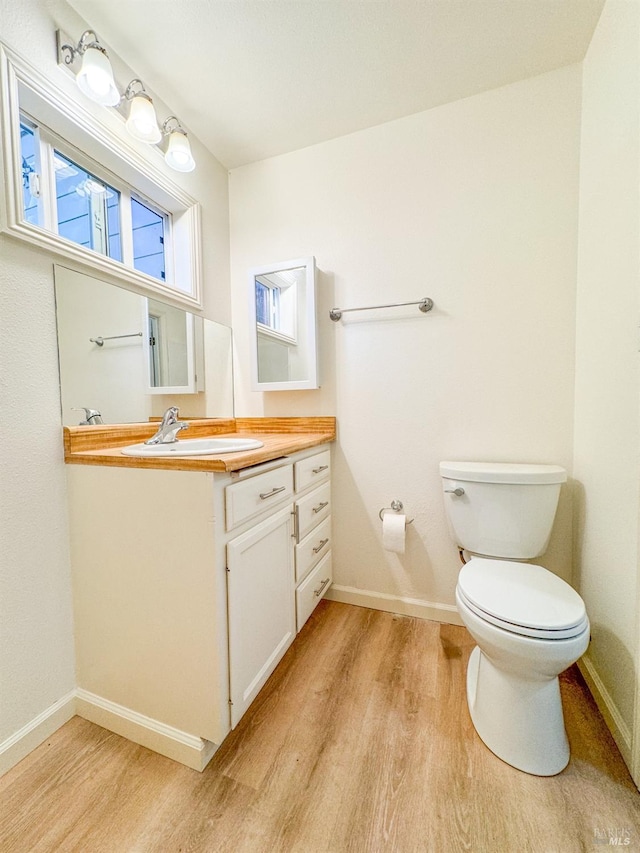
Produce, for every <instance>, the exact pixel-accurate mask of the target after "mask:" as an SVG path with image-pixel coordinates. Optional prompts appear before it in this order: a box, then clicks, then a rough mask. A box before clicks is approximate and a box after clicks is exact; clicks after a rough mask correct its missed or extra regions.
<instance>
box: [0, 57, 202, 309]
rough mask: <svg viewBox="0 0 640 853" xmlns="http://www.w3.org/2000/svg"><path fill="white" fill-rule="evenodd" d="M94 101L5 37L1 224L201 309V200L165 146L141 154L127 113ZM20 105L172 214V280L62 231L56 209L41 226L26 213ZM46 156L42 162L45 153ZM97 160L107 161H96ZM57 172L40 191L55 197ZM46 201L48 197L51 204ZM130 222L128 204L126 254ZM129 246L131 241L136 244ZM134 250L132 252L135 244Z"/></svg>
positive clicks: (91, 164)
mask: <svg viewBox="0 0 640 853" xmlns="http://www.w3.org/2000/svg"><path fill="white" fill-rule="evenodd" d="M60 73H61V74H63V73H64V72H62V71H60ZM94 106H95V105H93V104H90V105H88V106H87V107H85V105H84V104H82V103H81V102H79V100H78V99H76V98H75V97H72V96H71V95H70V94H68V93H67V92H66V91H64V90H63V89H61V88H57V87H56V86H54V84H53V83H52V82H51V81H50V80H49V79H48V78H47V77H45V76H44V75H43V74H42V73H41V72H39V71H38V70H37V69H35V68H33V66H31V65H30V64H29V63H28V62H26V61H25V60H24V59H22V57H20V56H19V55H17V54H15V53H14V52H13V51H11V50H10V49H9V48H7V47H6V45H4V44H2V43H0V140H1V143H0V158H1V160H2V162H1V164H0V165H1V170H2V177H3V179H4V185H5V187H6V193H5V203H4V204H0V231H2V232H4V233H7V234H11V235H12V236H14V237H17V238H18V239H21V240H24V241H26V242H28V243H31V244H33V245H36V246H39V247H40V248H44V249H47V250H49V251H51V252H52V253H53V254H55V255H56V256H62V257H64V258H68V259H71V260H74V261H76V262H77V263H79V264H81V265H82V266H83V267H85V268H86V269H88V270H89V271H90V272H91V273H92V274H93V275H95V274H96V272H97V273H100V274H102V275H103V276H106V277H108V278H109V279H111V280H113V279H115V280H118V281H120V282H121V283H123V284H124V286H126V287H129V289H133V290H136V291H138V292H140V293H143V294H144V293H147V294H148V293H151V294H155V295H160V296H161V297H162V298H164V299H167V300H168V301H170V302H173V303H175V304H179V305H181V306H183V307H187V308H188V309H189V310H191V311H193V310H194V309H196V310H197V309H201V308H202V286H201V279H202V262H201V255H202V249H201V211H200V205H199V203H198V202H197V201H196V200H195V199H194V198H192V197H191V196H190V195H188V194H187V193H186V192H185V191H184V190H183V189H182V188H181V187H179V186H178V185H176V184H175V183H174V182H173V181H172V180H171V179H170V178H169V176H168V175H167V174H166V171H165V166H164V160H163V158H162V153H161V152H160V151H159V150H157V151H156V150H150V151H149V152H148V155H147V156H144V155H143V154H141V153H140V151H139V150H138V149H136V148H135V147H133V146H132V145H131V143H130V142H129V140H128V139H127V138H126V134H125V133H124V123H123V120H122V117H121V116H120V115H119V114H117V113H115V112H114V111H111V110H105V109H104V108H99V113H97V114H94V112H92V111H91V108H93V107H94ZM21 113H22V114H24V116H25V118H26V119H28V121H31V122H33V123H35V125H36V126H37V127H38V128H39V129H41V131H42V128H45V129H46V131H47V132H48V133H51V134H52V135H53V136H54V137H57V138H58V140H59V141H61V143H62V145H61V151H60V153H61V154H64V155H65V156H70V158H71V159H72V160H74V161H75V160H76V159H77V162H78V165H79V166H80V167H82V168H87V169H88V171H90V172H92V173H97V174H96V177H101V178H103V179H104V180H106V181H107V182H108V183H111V184H112V185H113V186H114V188H117V189H118V190H119V191H121V192H122V190H123V189H125V188H126V189H127V191H128V192H129V194H132V195H133V196H134V197H137V198H138V199H139V200H140V202H141V203H142V204H145V205H148V206H149V207H150V208H152V209H154V210H157V212H159V213H166V214H169V216H170V219H171V220H172V221H171V226H170V235H171V239H169V240H167V239H166V233H165V264H166V265H167V266H166V267H165V269H166V270H167V269H168V264H169V263H171V270H172V277H171V281H170V280H169V276H168V275H167V278H166V279H165V281H161V280H160V279H156V278H154V277H153V276H150V275H147V274H146V273H143V272H140V271H139V270H136V269H135V268H133V266H128V265H127V264H125V263H123V262H120V261H117V260H114V259H113V258H109V257H108V256H106V255H101V254H99V253H98V252H95V251H94V250H92V249H88V248H86V247H84V246H81V245H79V244H76V243H73V242H72V241H70V240H67V239H65V238H64V237H61V236H60V235H59V234H58V233H57V224H56V223H54V222H52V221H51V219H50V217H51V214H50V213H48V214H45V217H44V222H43V225H42V226H40V225H33V224H32V223H30V222H28V221H27V220H26V219H25V218H24V205H23V195H22V159H21V143H20V114H21ZM27 123H28V122H27ZM40 145H42V140H41V141H40ZM76 155H77V156H76ZM40 156H42V150H40ZM40 162H41V165H42V160H41V161H40ZM85 163H86V164H87V166H86V167H85V165H84V164H85ZM97 163H99V164H100V165H99V166H98V167H97V168H96V164H97ZM103 164H104V165H103ZM51 172H52V169H49V176H48V178H47V180H48V182H49V183H48V184H47V185H46V186H41V196H42V195H45V194H48V195H49V198H50V197H51V192H52V190H53V194H54V196H55V187H53V188H52V187H51V186H50V182H51V179H52V175H51ZM114 180H115V183H114ZM42 183H43V184H44V176H43V181H42ZM123 185H124V186H123ZM47 206H48V205H47V204H46V203H44V208H45V210H46V208H47ZM121 207H124V206H123V205H121ZM158 208H159V210H158ZM47 216H49V221H47ZM52 226H53V227H52ZM130 229H131V220H130V217H129V222H126V221H125V217H124V216H123V215H122V212H121V239H122V257H123V259H124V258H125V257H127V255H126V253H125V238H127V231H129V232H130ZM127 239H132V238H127ZM129 248H131V249H132V247H131V246H130V247H129ZM167 252H168V254H169V255H170V257H168V254H167ZM130 257H131V258H132V257H133V253H132V251H131V255H130Z"/></svg>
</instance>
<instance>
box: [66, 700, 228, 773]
mask: <svg viewBox="0 0 640 853" xmlns="http://www.w3.org/2000/svg"><path fill="white" fill-rule="evenodd" d="M76 714H77V715H78V716H79V717H82V718H83V719H85V720H89V722H91V723H96V724H97V725H98V726H102V727H103V728H105V729H108V730H109V731H110V732H115V733H116V734H118V735H122V737H126V738H127V739H128V740H132V741H133V742H134V743H139V744H140V746H146V747H147V748H148V749H152V750H154V752H159V753H160V755H165V756H166V757H167V758H172V759H173V760H174V761H179V762H180V763H181V764H186V765H187V767H191V768H192V769H193V770H199V771H202V770H204V768H205V767H206V766H207V764H208V763H209V761H211V759H212V758H213V754H214V753H215V751H216V750H217V748H218V745H217V744H215V743H211V741H208V740H204V739H203V738H200V737H197V736H195V735H190V734H188V733H187V732H183V731H180V729H174V728H173V727H172V726H167V725H165V724H164V723H161V722H159V721H158V720H154V719H152V718H151V717H145V716H144V714H138V713H137V712H136V711H132V710H131V709H130V708H125V707H124V706H123V705H117V704H116V703H115V702H109V701H108V700H107V699H103V698H102V697H101V696H96V695H95V694H94V693H89V692H88V691H87V690H83V689H82V688H78V690H77V691H76Z"/></svg>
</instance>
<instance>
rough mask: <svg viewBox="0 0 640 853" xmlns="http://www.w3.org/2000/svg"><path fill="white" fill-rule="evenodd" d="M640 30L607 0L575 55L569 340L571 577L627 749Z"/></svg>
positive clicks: (594, 664)
mask: <svg viewBox="0 0 640 853" xmlns="http://www.w3.org/2000/svg"><path fill="white" fill-rule="evenodd" d="M639 35H640V7H639V6H638V4H637V3H629V2H619V0H609V1H608V2H607V5H606V6H605V9H604V11H603V14H602V17H601V19H600V22H599V24H598V27H597V30H596V32H595V34H594V37H593V41H592V43H591V46H590V48H589V52H588V54H587V57H586V59H585V62H584V71H583V75H584V76H583V113H582V152H581V183H580V233H579V266H578V297H577V341H576V414H575V463H574V473H575V477H576V480H577V481H578V483H579V488H578V490H577V493H576V510H577V521H578V523H577V525H576V542H575V552H576V582H577V584H578V588H579V590H580V592H581V594H582V596H583V597H584V599H585V601H586V604H587V609H588V612H589V616H590V618H591V629H592V637H593V641H592V644H591V646H590V649H589V652H588V655H587V657H586V661H587V667H588V671H589V672H590V673H591V675H592V676H593V677H594V678H595V679H596V687H597V688H598V687H599V688H600V689H601V690H602V691H603V694H602V695H603V696H604V698H605V700H606V702H607V703H608V705H609V711H610V712H611V714H612V718H611V721H612V722H613V725H614V732H616V734H617V737H618V743H619V745H620V746H621V749H622V750H623V752H625V753H626V755H627V757H628V755H629V748H630V737H631V727H632V725H633V704H634V683H635V679H636V677H637V675H636V672H637V667H638V649H637V589H636V584H637V572H638V510H639V501H638V488H639V482H638V481H639V465H638V463H639V452H640V423H639V417H638V349H639V340H640V338H639V336H638V273H639V272H640V268H639V263H638V247H639V243H638V239H639V235H640V210H639V199H638V187H639V178H640V173H639V157H640V145H639V130H640V127H639V111H640V81H639V77H638V56H639V47H640V43H639ZM601 698H602V697H601ZM639 770H640V768H639Z"/></svg>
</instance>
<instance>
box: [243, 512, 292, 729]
mask: <svg viewBox="0 0 640 853" xmlns="http://www.w3.org/2000/svg"><path fill="white" fill-rule="evenodd" d="M291 510H292V507H291V506H290V505H289V506H286V507H285V508H284V509H282V510H280V511H279V512H276V513H274V514H273V515H271V516H269V518H267V519H265V520H264V521H262V522H260V524H257V525H256V526H255V527H252V528H251V530H248V531H247V532H246V533H243V534H242V535H241V536H238V537H236V538H235V539H233V540H232V541H231V542H229V544H228V545H227V569H228V574H227V580H228V599H229V670H230V682H231V684H230V688H231V727H232V728H235V726H236V725H237V723H238V721H239V720H240V718H241V717H242V715H243V714H244V712H245V711H246V710H247V708H248V707H249V705H250V704H251V702H252V701H253V700H254V699H255V697H256V695H257V694H258V691H259V690H260V688H261V687H262V685H263V684H264V683H265V681H266V680H267V678H268V677H269V676H270V675H271V673H272V672H273V670H274V669H275V668H276V665H277V663H278V661H279V660H280V658H281V657H282V656H283V655H284V653H285V652H286V650H287V649H288V648H289V646H290V645H291V643H292V642H293V639H294V637H295V634H296V615H295V581H294V569H293V539H292V515H291Z"/></svg>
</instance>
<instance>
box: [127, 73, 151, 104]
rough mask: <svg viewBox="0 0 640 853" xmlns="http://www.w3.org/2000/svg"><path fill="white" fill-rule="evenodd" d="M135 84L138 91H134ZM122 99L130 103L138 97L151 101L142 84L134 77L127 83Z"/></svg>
mask: <svg viewBox="0 0 640 853" xmlns="http://www.w3.org/2000/svg"><path fill="white" fill-rule="evenodd" d="M136 84H139V85H140V89H139V91H136V90H135V86H136ZM123 97H124V98H126V100H127V101H132V100H133V99H134V98H138V97H142V98H146V99H147V100H148V101H150V100H151V96H150V95H149V93H148V92H147V90H146V89H145V88H144V83H143V82H142V80H140V78H139V77H134V79H133V80H132V81H131V82H130V83H129V85H128V86H127V88H126V89H125V90H124V95H123Z"/></svg>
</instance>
